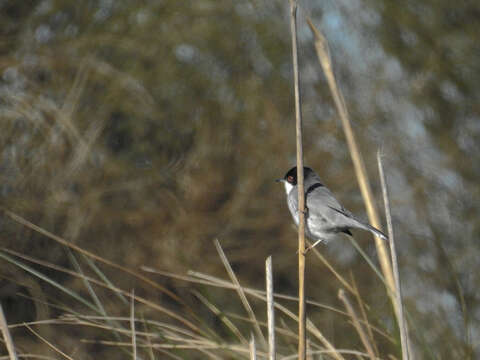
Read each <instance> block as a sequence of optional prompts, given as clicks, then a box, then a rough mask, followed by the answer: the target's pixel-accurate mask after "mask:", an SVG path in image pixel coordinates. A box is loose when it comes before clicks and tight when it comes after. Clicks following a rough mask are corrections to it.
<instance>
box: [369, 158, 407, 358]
mask: <svg viewBox="0 0 480 360" xmlns="http://www.w3.org/2000/svg"><path fill="white" fill-rule="evenodd" d="M377 162H378V172H379V173H380V181H381V184H382V194H383V201H384V203H385V215H386V217H387V228H388V239H389V243H390V254H391V256H392V265H393V275H394V279H395V289H396V291H394V292H395V298H396V301H397V306H396V308H395V309H396V316H397V321H398V326H399V328H400V341H401V344H402V359H403V360H408V359H410V353H409V342H410V341H409V338H408V331H407V324H406V321H405V316H404V315H403V302H402V288H401V286H400V275H399V273H398V261H397V251H396V249H395V238H394V235H393V225H392V216H391V214H390V200H389V198H388V189H387V182H386V180H385V173H384V172H383V164H382V158H381V156H380V152H377Z"/></svg>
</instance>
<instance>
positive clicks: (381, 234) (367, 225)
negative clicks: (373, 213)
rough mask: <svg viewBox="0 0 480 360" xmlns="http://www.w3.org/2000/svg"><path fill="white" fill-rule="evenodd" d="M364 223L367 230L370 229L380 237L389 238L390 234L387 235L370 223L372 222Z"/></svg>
mask: <svg viewBox="0 0 480 360" xmlns="http://www.w3.org/2000/svg"><path fill="white" fill-rule="evenodd" d="M362 225H364V226H365V230H368V231H370V232H371V233H372V234H373V235H375V236H378V237H379V238H380V239H383V240H388V236H387V235H385V234H384V233H383V232H381V231H380V230H378V229H376V228H374V227H373V226H372V225H370V224H365V223H363V224H362Z"/></svg>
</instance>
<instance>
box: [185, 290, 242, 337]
mask: <svg viewBox="0 0 480 360" xmlns="http://www.w3.org/2000/svg"><path fill="white" fill-rule="evenodd" d="M192 293H193V295H195V296H196V297H197V298H198V299H199V300H200V301H201V302H202V303H203V304H204V305H205V306H206V307H208V309H209V310H210V311H211V312H212V313H214V314H215V316H217V317H218V318H219V319H220V320H221V321H222V322H223V323H224V324H225V326H226V327H227V328H228V329H230V331H231V332H232V333H233V334H234V335H235V336H236V337H237V338H238V340H240V342H241V343H242V344H245V345H246V344H248V341H247V339H246V338H245V337H244V336H243V335H242V333H241V332H240V330H238V328H237V327H236V326H235V324H234V323H233V322H232V321H230V319H229V318H228V317H227V316H225V314H224V313H223V312H222V311H220V310H219V309H218V308H217V307H216V306H215V305H213V304H212V303H211V302H210V301H208V300H207V299H206V298H205V296H203V295H202V294H200V293H199V292H198V291H196V290H193V291H192Z"/></svg>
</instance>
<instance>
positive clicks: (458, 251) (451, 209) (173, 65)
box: [0, 0, 480, 359]
mask: <svg viewBox="0 0 480 360" xmlns="http://www.w3.org/2000/svg"><path fill="white" fill-rule="evenodd" d="M307 15H308V16H311V17H312V20H313V22H314V23H315V24H316V25H317V26H318V27H319V28H320V29H321V30H322V31H323V32H324V34H325V36H326V37H327V39H328V40H329V43H330V50H331V56H332V61H333V64H334V71H335V75H336V76H337V80H338V82H339V85H340V87H341V89H342V91H343V93H344V96H345V100H346V103H347V107H348V109H349V112H350V114H351V117H352V121H353V127H354V131H355V132H356V135H357V138H358V140H359V142H360V147H361V150H362V152H363V153H364V156H365V161H366V164H367V170H368V172H369V174H370V177H371V181H372V187H373V190H374V193H375V194H376V196H377V200H378V206H379V208H381V207H382V201H381V194H380V188H379V179H378V172H377V165H376V159H375V155H376V151H377V149H381V151H382V152H383V154H384V167H385V170H386V174H387V182H388V185H389V190H390V193H391V203H392V213H393V222H394V230H395V234H396V239H397V245H398V255H399V263H400V275H401V280H402V285H403V290H404V296H405V304H406V307H407V309H408V312H409V314H410V316H411V318H412V319H413V323H414V326H413V329H412V331H413V332H414V350H415V352H416V353H417V354H418V356H419V358H442V359H463V358H472V359H473V358H478V357H479V356H480V349H479V348H478V346H479V341H478V339H479V337H480V327H479V320H480V306H479V305H480V293H479V292H478V290H477V288H478V285H479V284H480V281H479V279H480V273H479V272H478V266H479V264H478V262H479V258H480V257H479V255H480V246H479V242H478V239H479V234H480V226H479V225H480V223H479V220H478V218H479V216H478V215H479V207H480V201H479V200H480V197H479V191H480V187H479V185H478V181H479V175H480V161H479V160H480V159H479V153H480V118H479V115H480V102H479V96H480V86H479V83H480V42H479V40H478V34H479V33H480V3H479V2H478V1H456V2H452V1H447V0H426V1H422V2H418V1H413V0H406V1H401V2H393V1H385V0H368V1H364V2H362V1H357V0H353V1H351V0H338V1H333V0H328V1H322V2H319V1H306V0H304V1H300V10H299V41H300V73H301V74H300V77H301V89H302V93H303V114H304V135H305V138H304V147H305V150H304V152H305V163H306V164H307V165H309V166H311V167H313V168H314V169H315V170H316V171H317V172H318V173H319V174H320V175H321V177H322V178H323V180H324V181H325V183H326V184H328V186H329V187H330V188H331V189H332V190H333V191H334V192H335V193H336V194H337V195H338V198H339V200H340V201H341V202H342V203H343V204H344V205H345V207H346V208H348V209H350V210H351V211H352V212H354V213H356V214H357V215H359V217H361V218H363V219H366V215H365V209H364V206H363V202H362V198H361V196H360V191H359V189H358V186H357V182H356V178H355V175H354V172H353V166H352V162H351V160H350V155H349V153H348V149H347V148H346V142H345V138H344V135H343V131H342V128H341V125H340V122H339V119H338V115H337V112H336V110H335V108H334V107H333V102H332V99H331V96H330V94H329V91H328V87H327V84H326V81H325V78H324V76H323V74H322V72H321V69H320V67H319V65H318V61H317V59H316V55H315V52H314V47H313V39H312V34H311V32H310V30H309V28H308V26H307V25H306V22H305V16H307ZM293 106H294V104H293V91H292V69H291V47H290V33H289V19H288V2H287V1H286V0H285V1H277V0H275V1H264V0H252V1H247V0H223V1H218V0H215V1H214V0H212V1H208V0H196V1H178V0H156V1H154V0H152V1H128V0H124V1H113V0H98V1H93V0H85V1H67V0H65V1H60V0H57V1H55V0H22V1H17V0H0V116H1V131H0V144H1V146H0V151H1V153H0V169H1V171H0V196H1V198H0V199H1V200H0V201H1V205H2V206H3V207H4V208H7V209H9V210H11V211H13V212H15V213H16V214H19V215H21V216H22V217H24V218H26V219H28V220H30V221H32V222H33V223H35V224H37V225H39V226H41V227H42V228H44V229H46V230H48V231H50V232H52V233H54V234H56V235H59V236H61V237H64V238H66V239H68V240H69V241H71V242H73V243H75V244H77V245H79V246H81V247H84V248H86V249H88V250H90V251H92V252H95V253H96V254H99V255H101V256H102V257H105V258H107V259H110V260H112V261H114V262H116V263H118V264H121V265H124V266H127V267H131V268H135V269H139V268H140V266H142V265H146V266H150V267H154V268H157V269H161V270H166V271H169V272H174V273H178V274H184V273H186V272H187V270H189V269H194V270H198V271H202V272H205V273H210V274H216V275H217V276H221V277H225V276H226V275H225V272H224V269H223V266H222V264H221V261H220V260H219V258H218V255H217V252H216V251H215V248H214V246H213V239H219V241H220V243H221V244H222V246H223V248H224V250H225V252H226V254H227V256H228V258H229V260H230V261H231V263H232V266H233V267H234V270H235V272H236V274H237V276H238V277H239V279H240V282H241V283H242V284H243V285H246V286H250V287H259V288H263V287H264V275H263V274H264V260H265V258H266V257H267V256H268V255H272V256H273V263H274V272H275V288H276V290H277V291H279V292H282V293H287V294H292V295H295V294H296V287H297V275H296V265H297V257H296V254H295V252H296V247H297V243H296V232H295V229H294V227H293V226H292V221H291V219H290V214H289V213H288V209H287V206H286V204H285V198H284V190H283V188H282V187H281V186H280V185H278V184H276V183H275V182H274V179H276V178H279V177H282V176H283V175H284V173H285V172H286V170H288V169H289V168H290V167H291V166H292V165H294V162H295V134H294V131H295V124H294V117H293V113H294V107H293ZM0 236H1V238H0V240H1V242H2V246H3V247H6V248H9V249H14V250H16V251H20V252H22V253H24V254H27V255H29V256H32V257H35V258H38V259H43V260H47V261H50V262H53V263H56V264H59V265H63V266H67V267H71V264H70V261H69V259H68V257H67V256H66V253H65V250H64V248H62V247H60V246H59V245H57V244H56V243H54V242H52V241H51V240H49V239H47V238H45V237H43V236H42V235H40V234H38V233H36V232H33V231H31V230H28V229H26V228H25V227H22V226H21V225H19V224H18V223H15V222H13V221H12V220H11V219H9V218H7V217H5V216H2V217H1V218H0ZM355 237H356V239H357V240H358V242H359V243H360V246H361V247H362V248H363V249H364V250H365V251H366V252H367V253H368V254H369V255H370V256H371V257H372V258H373V259H374V260H375V261H376V251H375V246H374V243H373V241H372V239H371V237H370V235H369V234H365V233H362V232H356V233H355ZM320 250H321V251H322V253H323V254H324V255H325V256H326V257H327V258H328V260H329V261H331V262H332V264H334V266H335V268H336V269H337V270H338V271H339V272H340V273H342V274H344V275H346V276H349V272H350V271H351V272H353V274H354V275H355V279H356V281H357V283H358V286H359V288H360V292H361V293H362V296H364V298H365V299H366V301H367V302H368V303H369V304H370V306H371V308H373V309H375V312H374V322H376V323H377V324H381V325H382V326H383V327H385V328H387V329H389V330H390V331H391V332H393V333H395V331H396V330H395V323H394V320H393V315H392V311H391V307H390V303H389V300H388V298H387V296H386V293H385V288H384V286H383V284H382V283H381V281H379V279H378V278H377V277H376V276H375V275H374V274H373V272H372V271H371V270H370V268H369V267H368V265H367V264H366V263H365V261H364V260H363V259H362V258H361V257H360V256H359V254H358V253H357V252H356V250H355V249H354V248H353V247H352V245H351V244H350V242H349V241H348V240H347V239H345V238H343V237H339V239H338V240H337V241H334V242H331V243H330V244H328V246H321V247H320ZM105 271H107V270H106V269H105ZM47 273H48V275H49V276H51V277H52V278H54V279H55V280H56V281H59V282H61V283H62V284H64V285H65V286H68V287H70V288H74V289H76V288H81V287H82V284H81V283H80V282H79V281H78V280H74V279H72V278H71V277H69V276H67V275H61V274H58V273H56V272H54V271H51V272H47ZM108 275H109V277H110V279H111V280H112V281H113V282H114V283H116V284H118V286H120V287H123V288H125V289H130V288H132V287H135V286H136V285H137V284H136V283H135V282H134V281H133V280H131V279H127V278H125V276H123V275H122V276H120V277H119V278H116V274H115V272H109V273H108ZM1 276H2V279H1V282H0V290H1V292H0V301H1V303H2V305H3V306H4V310H5V312H6V316H7V320H8V321H9V323H19V322H24V321H32V320H35V319H42V318H54V317H56V316H58V315H59V314H61V311H59V310H55V309H54V308H50V307H45V306H41V305H38V304H34V303H33V302H32V301H31V300H29V299H28V298H25V297H23V296H19V294H24V295H28V296H32V297H34V298H36V299H38V298H45V299H49V298H50V297H52V296H55V297H57V298H58V299H59V301H62V298H61V295H58V294H56V293H55V294H56V295H53V292H52V288H51V287H49V286H47V285H45V284H44V283H41V282H38V281H37V280H34V279H32V278H31V277H30V276H29V275H27V274H26V273H24V272H23V271H22V270H21V269H19V268H17V267H14V266H11V265H8V264H7V263H6V262H3V261H2V272H1ZM155 280H156V281H158V282H159V283H161V284H163V285H165V286H166V287H168V288H169V289H171V290H173V291H175V292H176V293H178V294H180V295H182V296H184V297H185V298H186V299H189V297H190V296H191V295H190V294H189V289H188V284H187V285H186V284H185V283H182V282H180V281H173V280H171V279H166V278H162V277H158V278H157V277H155ZM138 286H140V285H138ZM340 286H341V284H340V283H339V282H338V281H336V280H335V278H334V277H333V276H332V275H331V273H330V272H329V271H328V270H327V269H326V268H325V267H324V266H322V265H321V264H319V263H318V262H314V261H310V259H309V260H308V264H307V293H308V296H309V297H311V298H312V299H315V300H317V301H320V302H322V303H325V304H330V305H334V306H339V305H340V303H339V300H338V299H337V291H338V289H339V287H340ZM140 291H141V290H140ZM158 297H159V298H158V299H157V301H158V302H160V303H162V304H164V305H165V306H172V307H174V306H175V305H174V304H169V303H168V300H167V299H162V297H161V295H158ZM115 300H116V299H115V298H105V299H103V301H104V302H105V304H107V306H108V308H109V309H110V311H111V312H113V313H115V312H120V311H123V310H120V309H119V307H120V306H121V305H120V304H118V302H116V301H115ZM163 300H165V301H163ZM64 301H65V302H67V300H66V299H65V300H64ZM162 301H163V302H162ZM216 301H217V305H218V306H219V307H220V308H225V309H227V308H228V309H235V308H238V309H240V305H239V303H238V301H236V302H235V303H234V304H232V303H231V299H230V298H228V297H225V298H216ZM222 302H223V303H222ZM294 308H295V307H294V306H292V309H294ZM207 314H208V312H207V311H206V312H205V316H208V315H207ZM152 316H153V315H152ZM311 316H312V318H313V319H315V321H316V324H317V326H318V327H319V328H320V329H321V330H322V331H323V332H324V334H325V335H326V336H327V337H328V338H329V339H330V340H331V341H332V342H333V343H334V344H335V345H336V346H338V347H342V346H355V344H357V343H358V340H352V335H351V334H352V333H353V330H352V328H351V327H350V326H349V325H348V324H346V323H345V322H343V323H338V322H337V321H336V320H335V319H336V318H335V317H334V316H333V315H332V314H331V313H330V312H328V311H324V312H321V311H318V313H315V314H311ZM52 331H53V333H55V331H56V330H52ZM78 332H80V329H78ZM13 335H14V340H15V342H16V343H17V345H18V346H24V349H29V347H32V348H33V347H34V346H37V345H34V343H35V342H36V341H35V340H34V339H32V335H31V334H29V333H27V332H22V331H17V332H14V333H13ZM80 337H81V336H80ZM86 337H88V336H86ZM78 338H79V334H78V333H76V332H75V331H65V332H64V333H63V337H62V339H61V340H58V344H59V346H62V345H64V344H74V345H70V346H72V348H75V349H77V350H76V351H78V354H79V358H95V357H96V356H98V351H100V350H98V349H97V348H96V347H95V346H93V345H88V344H81V343H80V342H79V341H78ZM379 341H380V344H381V341H382V340H381V339H380V340H379ZM38 346H40V345H38ZM385 346H389V345H385ZM39 351H40V350H39ZM80 354H82V355H81V356H80Z"/></svg>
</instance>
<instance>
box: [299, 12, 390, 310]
mask: <svg viewBox="0 0 480 360" xmlns="http://www.w3.org/2000/svg"><path fill="white" fill-rule="evenodd" d="M307 22H308V24H309V25H310V28H311V30H312V32H313V35H314V37H315V49H316V51H317V56H318V60H319V62H320V65H321V66H322V69H323V72H324V74H325V77H326V78H327V82H328V85H329V87H330V91H331V93H332V96H333V100H334V102H335V105H336V107H337V111H338V113H339V115H340V120H341V121H342V125H343V130H344V132H345V137H346V139H347V143H348V148H349V150H350V155H351V157H352V161H353V165H354V168H355V173H356V175H357V180H358V183H359V186H360V191H361V193H362V196H363V199H364V201H365V205H366V207H367V213H368V218H369V220H370V223H371V224H372V225H373V226H374V227H376V228H381V224H380V218H379V216H378V212H377V209H376V206H375V201H374V198H373V194H372V189H371V187H370V181H369V180H368V175H367V170H366V168H365V163H364V161H363V157H362V155H361V153H360V149H359V148H358V145H357V142H356V140H355V136H354V133H353V130H352V126H351V124H350V120H349V116H348V112H347V108H346V106H345V100H344V99H343V96H342V93H341V92H340V89H339V88H338V86H337V82H336V80H335V76H334V74H333V70H332V61H331V58H330V52H329V49H328V43H327V40H326V39H325V37H324V36H323V35H322V33H321V32H320V31H319V30H318V29H317V28H316V27H315V26H314V25H313V23H312V21H311V20H310V19H308V18H307ZM375 244H376V247H377V253H378V258H379V261H380V266H381V268H382V272H383V274H384V276H385V281H386V283H387V285H388V286H389V288H390V289H395V281H394V279H393V273H392V267H391V264H390V260H389V256H388V252H387V249H386V246H385V243H384V241H383V240H382V239H380V238H379V237H375ZM388 293H389V295H390V298H391V301H392V304H393V306H394V307H396V301H395V300H394V299H393V298H392V295H391V293H390V291H389V292H388Z"/></svg>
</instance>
